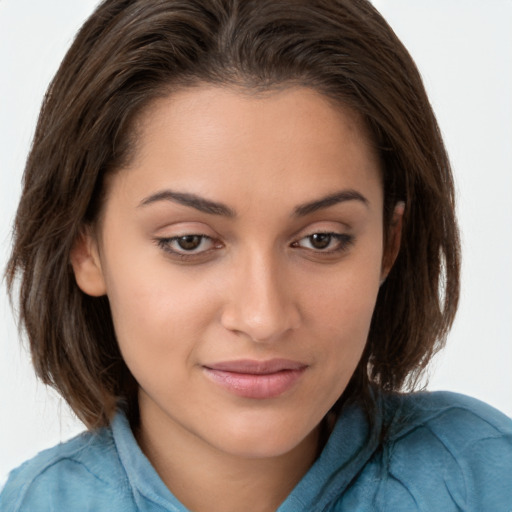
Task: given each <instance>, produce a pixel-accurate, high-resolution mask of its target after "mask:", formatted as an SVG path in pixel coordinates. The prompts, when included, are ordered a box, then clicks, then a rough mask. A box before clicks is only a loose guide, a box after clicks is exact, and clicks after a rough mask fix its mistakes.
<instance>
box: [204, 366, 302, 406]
mask: <svg viewBox="0 0 512 512" xmlns="http://www.w3.org/2000/svg"><path fill="white" fill-rule="evenodd" d="M305 369H306V367H304V368H299V369H296V370H282V371H279V372H275V373H269V374H254V373H236V372H229V371H224V370H214V369H211V368H204V370H205V373H206V375H207V376H208V377H209V378H210V379H211V380H213V381H214V382H215V383H217V384H219V385H220V386H221V387H223V388H225V389H227V390H228V391H230V392H231V393H233V394H235V395H238V396H241V397H244V398H256V399H260V400H263V399H266V398H275V397H278V396H279V395H282V394H283V393H285V392H286V391H288V390H290V389H291V388H293V387H294V386H295V384H296V383H297V381H298V380H299V379H300V378H301V376H302V374H303V373H304V371H305Z"/></svg>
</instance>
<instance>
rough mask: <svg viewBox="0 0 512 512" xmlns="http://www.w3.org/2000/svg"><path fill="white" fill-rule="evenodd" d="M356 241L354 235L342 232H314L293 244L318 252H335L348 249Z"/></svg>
mask: <svg viewBox="0 0 512 512" xmlns="http://www.w3.org/2000/svg"><path fill="white" fill-rule="evenodd" d="M353 242H354V237H353V236H352V235H347V234H342V233H322V232H320V233H313V234H311V235H308V236H305V237H304V238H301V239H300V240H298V241H297V242H294V243H293V244H292V246H293V247H299V248H303V249H308V250H311V251H316V252H325V253H335V252H341V251H344V250H346V249H347V248H348V247H349V246H350V245H351V244H352V243H353Z"/></svg>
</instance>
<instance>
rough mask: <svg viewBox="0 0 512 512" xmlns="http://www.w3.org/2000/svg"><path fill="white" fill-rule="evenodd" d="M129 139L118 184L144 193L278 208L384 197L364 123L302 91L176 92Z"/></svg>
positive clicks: (320, 97) (204, 88)
mask: <svg viewBox="0 0 512 512" xmlns="http://www.w3.org/2000/svg"><path fill="white" fill-rule="evenodd" d="M135 133H136V140H137V142H136V149H135V152H134V156H133V158H132V160H131V162H130V163H129V165H128V166H127V168H126V171H127V172H122V173H121V175H123V176H124V177H125V180H124V181H126V182H130V183H131V184H132V186H133V187H136V188H137V189H138V190H139V191H140V192H141V193H143V192H145V193H147V194H149V193H154V191H155V190H152V189H155V188H158V187H161V188H165V187H172V188H173V189H178V190H186V191H190V192H193V193H199V194H201V195H203V196H212V195H213V196H215V197H222V198H223V199H224V200H226V201H229V200H233V201H235V200H236V199H237V198H240V197H242V196H243V197H244V201H247V200H250V199H251V198H252V197H254V198H255V200H261V196H265V197H266V198H273V199H277V198H280V201H282V200H283V192H286V197H289V198H290V201H292V202H293V201H295V200H296V202H303V201H304V200H306V199H307V197H305V196H307V195H308V191H310V195H311V196H312V197H316V196H318V195H325V194H328V193H331V192H332V191H333V190H338V189H341V188H366V187H368V186H369V185H371V186H372V187H373V188H375V184H376V183H378V185H379V186H378V187H377V189H378V190H377V192H378V193H379V192H381V190H380V189H381V188H382V187H381V186H380V166H379V160H378V154H377V151H376V150H375V148H374V145H373V141H372V139H371V137H370V136H369V131H368V130H367V128H366V126H365V123H364V122H363V120H362V118H361V116H360V115H359V114H357V113H356V112H354V111H353V110H351V109H349V108H347V107H343V106H340V105H335V104H334V102H332V101H331V100H329V99H328V98H326V97H325V96H323V95H321V94H319V93H318V92H316V91H314V90H311V89H309V88H298V87H296V88H291V87H290V88H286V89H281V90H277V91H269V92H265V93H258V94H255V93H252V92H250V91H247V90H241V89H237V88H228V87H215V86H206V85H204V86H198V87H191V88H187V89H183V90H180V91H179V92H176V93H173V94H171V95H169V96H167V97H165V98H160V99H158V100H156V101H154V102H153V103H152V104H151V105H150V106H149V107H148V108H147V109H146V110H145V111H144V112H143V113H142V114H141V116H140V117H139V118H138V120H137V122H136V127H135ZM191 188H192V189H193V190H191Z"/></svg>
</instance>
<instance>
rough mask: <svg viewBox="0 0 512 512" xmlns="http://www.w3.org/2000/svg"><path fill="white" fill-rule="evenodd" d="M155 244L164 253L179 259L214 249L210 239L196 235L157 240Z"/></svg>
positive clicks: (213, 242)
mask: <svg viewBox="0 0 512 512" xmlns="http://www.w3.org/2000/svg"><path fill="white" fill-rule="evenodd" d="M155 242H156V244H157V245H158V247H160V248H161V249H163V250H164V251H165V252H167V253H170V254H173V255H176V256H180V257H187V256H193V255H200V254H203V253H205V252H208V251H209V250H211V249H214V248H215V247H216V244H215V241H214V240H213V239H212V238H210V237H209V236H206V235H197V234H186V235H181V236H173V237H169V238H157V239H155ZM218 245H219V244H217V246H218Z"/></svg>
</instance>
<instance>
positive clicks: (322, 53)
mask: <svg viewBox="0 0 512 512" xmlns="http://www.w3.org/2000/svg"><path fill="white" fill-rule="evenodd" d="M201 83H207V84H213V85H219V86H236V87H239V88H242V89H244V90H249V91H254V92H263V91H268V90H273V89H278V88H286V87H289V86H297V85H300V86H305V87H310V88H313V89H315V90H316V91H318V92H320V93H321V94H324V95H325V96H327V97H328V98H330V99H331V100H332V101H333V102H334V103H335V104H339V105H342V106H344V107H349V108H351V109H353V110H355V111H356V112H358V113H359V114H360V115H361V116H362V118H363V119H364V121H365V123H366V125H367V127H368V130H369V132H370V133H371V137H372V139H373V143H374V144H375V145H376V147H377V149H378V152H379V156H380V159H381V162H382V169H383V184H384V229H385V235H386V233H387V232H388V231H389V229H391V219H392V213H393V209H394V207H395V205H396V203H397V202H398V201H403V202H404V203H405V214H404V222H403V227H402V245H401V249H400V252H399V254H398V257H397V260H396V262H395V265H394V266H393V268H392V270H391V272H390V274H389V276H388V277H387V280H386V282H385V283H384V284H383V285H382V286H381V289H380V292H379V295H378V299H377V304H376V308H375V312H374V315H373V319H372V324H371V328H370V333H369V337H368V342H367V345H366V348H365V351H364V354H363V357H362V359H361V361H360V363H359V365H358V367H357V369H356V371H355V373H354V375H353V377H352V380H351V382H350V384H349V386H348V387H347V389H346V391H345V393H344V394H343V397H342V399H341V400H342V401H346V400H358V401H362V402H364V403H365V404H370V403H371V395H372V391H371V390H372V387H377V388H380V389H383V390H386V391H397V390H401V389H404V387H406V386H408V385H409V386H410V385H413V384H414V383H415V382H417V380H418V378H419V376H420V374H421V372H422V370H424V368H425V367H426V365H427V363H428V362H429V360H430V359H431V357H432V355H433V354H434V353H435V352H436V351H437V350H438V349H439V348H440V347H441V346H442V345H443V343H444V341H445V338H446V335H447V333H448V330H449V328H450V326H451V324H452V321H453V318H454V315H455V311H456V308H457V302H458V296H459V268H460V250H459V238H458V230H457V225H456V221H455V213H454V186H453V179H452V174H451V170H450V164H449V161H448V157H447V155H446V151H445V148H444V146H443V141H442V138H441V135H440V132H439V129H438V126H437V123H436V120H435V117H434V114H433V112H432V109H431V107H430V104H429V102H428V99H427V96H426V93H425V90H424V87H423V84H422V81H421V78H420V75H419V73H418V71H417V69H416V66H415V64H414V62H413V60H412V59H411V57H410V55H409V54H408V52H407V51H406V49H405V48H404V47H403V45H402V44H401V43H400V41H399V40H398V38H397V37H396V36H395V34H394V33H393V31H392V30H391V28H390V27H389V26H388V25H387V23H386V22H385V21H384V20H383V18H382V17H381V16H380V14H379V13H378V12H377V11H376V9H375V8H374V7H373V6H372V5H371V4H370V3H369V2H368V1H366V0H105V1H104V2H102V3H101V4H100V5H99V6H98V8H97V9H96V11H95V12H94V13H93V14H92V16H91V17H90V18H89V19H88V20H87V21H86V23H85V24H84V25H83V27H82V28H81V30H80V31H79V33H78V34H77V36H76V39H75V41H74V42H73V44H72V46H71V48H70V49H69V51H68V53H67V55H66V57H65V58H64V60H63V62H62V64H61V66H60V69H59V71H58V72H57V74H56V76H55V78H54V80H53V81H52V83H51V84H50V86H49V89H48V92H47V94H46V97H45V99H44V103H43V106H42V108H41V113H40V117H39V121H38V125H37V128H36V132H35V136H34V141H33V146H32V149H31V152H30V155H29V157H28V160H27V164H26V168H25V174H24V179H23V193H22V197H21V201H20V204H19V208H18V212H17V216H16V219H15V225H14V245H13V250H12V254H11V258H10V261H9V263H8V267H7V271H6V276H7V283H8V288H9V291H10V293H11V296H12V294H13V290H14V283H15V281H16V279H17V277H19V279H20V288H19V305H20V319H21V322H22V325H23V326H24V327H25V329H26V332H27V334H28V339H29V343H30V348H31V352H32V358H33V362H34V366H35V369H36V372H37V374H38V376H39V377H40V378H41V379H42V381H43V382H45V383H46V384H50V385H52V386H53V387H55V388H56V389H57V390H58V391H59V392H60V393H61V394H62V396H63V397H64V398H65V399H66V401H67V402H68V403H69V405H70V406H71V408H72V409H73V410H74V412H75V413H76V414H77V416H78V417H79V418H80V419H81V420H82V421H83V422H84V423H85V424H86V425H87V426H88V427H89V428H96V427H99V426H102V425H106V424H108V423H109V421H110V420H111V418H112V416H113V414H114V412H115V410H116V408H118V407H120V406H121V407H124V408H125V409H126V411H127V413H128V415H129V416H130V417H131V418H132V420H134V418H136V417H137V411H138V410H137V383H136V382H135V380H134V378H133V376H132V375H131V374H130V372H129V370H128V368H127V367H126V365H125V363H124V361H123V359H122V357H121V354H120V351H119V347H118V344H117V341H116V336H115V332H114V327H113V324H112V317H111V313H110V308H109V303H108V299H107V297H100V298H94V297H90V296H87V295H85V294H84V293H83V292H81V290H80V289H79V288H78V286H77V284H76V282H75V278H74V275H73V271H72V268H71V264H70V251H71V249H72V247H73V244H74V243H75V241H76V239H77V237H78V236H79V234H80V233H81V230H83V229H84V226H86V225H90V224H93V223H94V222H95V221H96V220H97V218H98V215H99V212H100V211H101V207H102V204H103V203H104V199H105V193H106V192H105V191H106V186H105V180H106V178H107V177H108V175H109V174H110V173H113V172H116V171H117V170H119V169H122V168H123V167H124V166H126V164H127V162H129V160H130V158H131V157H132V156H133V154H134V152H135V151H136V148H137V130H136V128H135V126H136V122H135V121H136V120H137V119H138V117H139V116H140V115H141V113H143V112H144V111H145V109H146V108H147V107H148V105H150V104H151V103H152V102H153V101H154V100H155V99H156V98H158V97H162V96H167V95H169V94H172V93H173V92H174V91H176V90H178V89H180V88H183V87H192V86H195V85H197V84H201ZM134 421H136V419H135V420H134Z"/></svg>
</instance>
